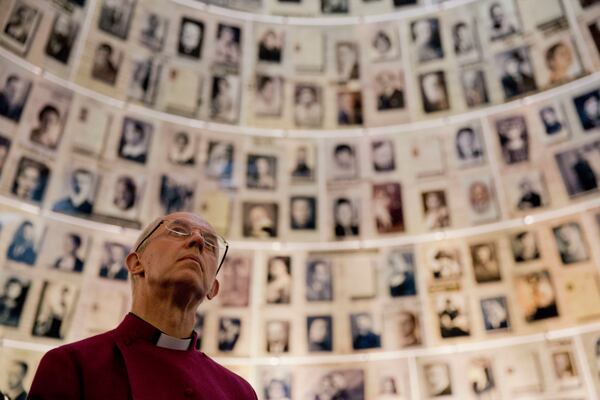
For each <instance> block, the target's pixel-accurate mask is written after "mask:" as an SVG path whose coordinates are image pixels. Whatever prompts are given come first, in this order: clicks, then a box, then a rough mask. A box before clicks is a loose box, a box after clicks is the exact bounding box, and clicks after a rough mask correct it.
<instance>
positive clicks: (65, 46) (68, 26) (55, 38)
mask: <svg viewBox="0 0 600 400" xmlns="http://www.w3.org/2000/svg"><path fill="white" fill-rule="evenodd" d="M78 33H79V23H78V22H77V21H76V20H75V19H74V18H71V17H70V16H69V15H67V14H63V13H57V14H56V17H54V22H53V23H52V30H51V31H50V34H49V35H48V41H47V42H46V47H45V49H44V52H45V53H46V55H47V56H48V57H51V58H53V59H55V60H56V61H58V62H60V63H62V64H68V63H69V58H70V57H71V51H72V50H73V46H74V45H75V39H76V38H77V34H78Z"/></svg>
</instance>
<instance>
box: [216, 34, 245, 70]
mask: <svg viewBox="0 0 600 400" xmlns="http://www.w3.org/2000/svg"><path fill="white" fill-rule="evenodd" d="M241 43H242V29H241V28H240V27H238V26H234V25H228V24H224V23H219V24H218V25H217V38H216V41H215V42H214V57H213V61H214V62H215V63H218V64H223V65H226V66H230V67H232V68H235V69H237V68H238V67H239V65H240V61H241V58H242V48H241Z"/></svg>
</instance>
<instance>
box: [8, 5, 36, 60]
mask: <svg viewBox="0 0 600 400" xmlns="http://www.w3.org/2000/svg"><path fill="white" fill-rule="evenodd" d="M4 6H7V5H6V4H5V5H4ZM41 19H42V12H41V10H40V9H38V8H35V7H33V6H32V5H31V4H29V3H28V2H25V1H23V0H16V1H15V2H14V3H13V7H12V9H11V10H10V12H9V14H8V19H7V20H6V23H5V24H4V27H3V28H2V35H1V36H0V39H1V42H2V43H3V44H4V45H5V46H7V47H9V48H10V49H11V50H13V51H15V52H16V53H17V54H19V55H20V56H25V55H26V54H27V51H28V50H29V47H30V45H31V42H32V41H33V38H34V36H35V32H36V30H37V27H38V24H39V22H40V20H41Z"/></svg>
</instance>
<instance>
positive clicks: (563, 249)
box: [552, 222, 590, 264]
mask: <svg viewBox="0 0 600 400" xmlns="http://www.w3.org/2000/svg"><path fill="white" fill-rule="evenodd" d="M552 232H553V233H554V239H556V247H557V248H558V252H559V254H560V261H561V262H562V263H563V264H574V263H578V262H582V261H587V260H589V258H590V255H589V250H588V244H587V240H586V239H585V236H584V234H583V231H582V229H581V226H580V225H579V223H577V222H566V223H564V224H561V225H558V226H556V227H554V228H552Z"/></svg>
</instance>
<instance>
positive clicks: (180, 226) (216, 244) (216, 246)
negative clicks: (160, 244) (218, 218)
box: [134, 220, 229, 275]
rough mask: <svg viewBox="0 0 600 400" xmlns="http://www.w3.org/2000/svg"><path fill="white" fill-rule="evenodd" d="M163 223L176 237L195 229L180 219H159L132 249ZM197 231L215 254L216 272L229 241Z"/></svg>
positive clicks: (227, 248)
mask: <svg viewBox="0 0 600 400" xmlns="http://www.w3.org/2000/svg"><path fill="white" fill-rule="evenodd" d="M163 224H164V225H165V229H166V231H167V234H168V235H169V236H171V237H174V238H176V239H187V238H189V237H190V236H191V235H192V233H193V232H194V229H197V228H194V227H192V226H191V225H190V224H188V223H187V222H184V221H180V220H174V221H160V222H159V223H158V224H157V225H156V226H155V227H154V229H152V230H151V231H150V232H149V233H148V234H147V235H146V236H145V237H144V238H143V239H142V240H141V241H140V242H139V244H138V245H137V247H136V248H135V250H134V251H138V250H139V248H140V247H141V246H142V245H143V244H144V242H146V241H147V240H148V238H149V237H150V236H152V234H153V233H154V232H156V230H157V229H158V228H159V227H160V226H161V225H163ZM199 233H200V236H202V241H203V242H204V248H205V249H206V250H207V251H208V252H210V253H211V254H213V255H214V256H215V259H216V260H217V272H216V274H218V273H219V270H220V269H221V266H222V265H223V262H224V261H225V257H226V256H227V250H229V243H227V241H226V240H225V239H224V238H223V237H221V236H219V235H217V234H215V233H211V232H204V231H199ZM216 274H215V275H216Z"/></svg>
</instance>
